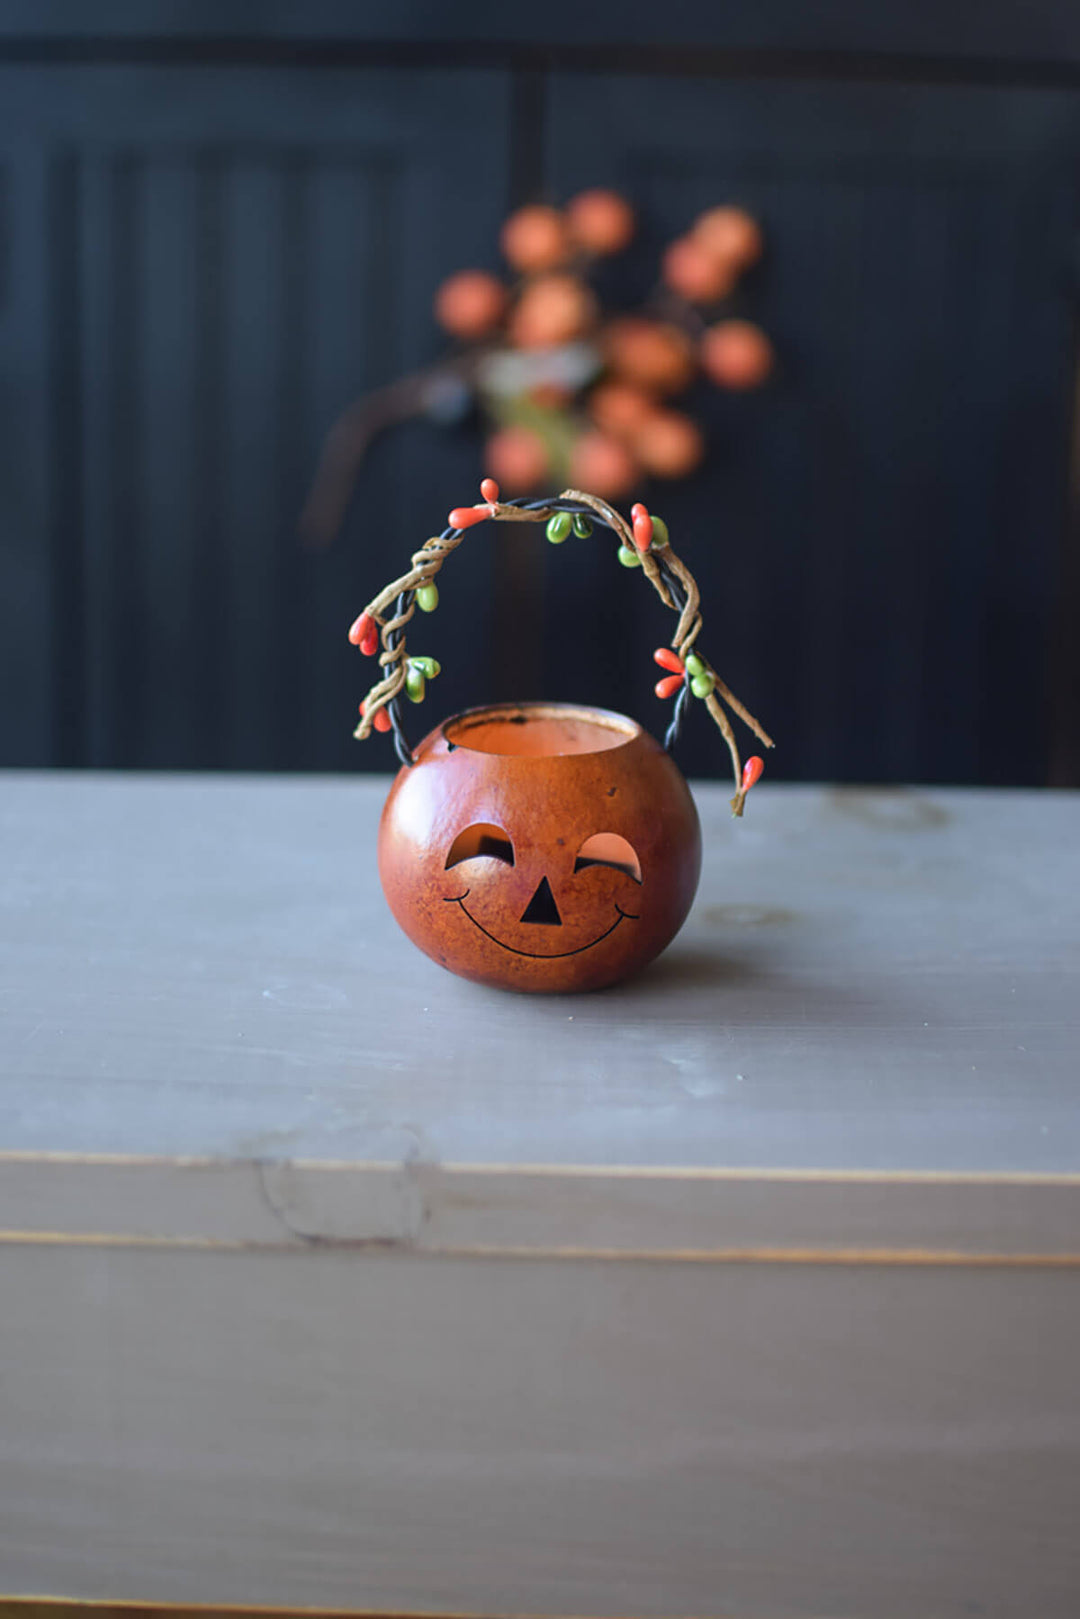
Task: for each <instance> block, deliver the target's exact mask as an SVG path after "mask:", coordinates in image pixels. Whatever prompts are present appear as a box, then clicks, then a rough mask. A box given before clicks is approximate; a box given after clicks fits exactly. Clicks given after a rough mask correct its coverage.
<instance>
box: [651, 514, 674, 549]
mask: <svg viewBox="0 0 1080 1619" xmlns="http://www.w3.org/2000/svg"><path fill="white" fill-rule="evenodd" d="M670 540H671V535H670V534H669V533H668V526H667V524H666V523H665V522H664V519H663V518H662V517H657V515H656V513H655V512H653V514H652V549H653V550H654V551H662V550H663V549H664V546H665V545H667V544H669V542H670Z"/></svg>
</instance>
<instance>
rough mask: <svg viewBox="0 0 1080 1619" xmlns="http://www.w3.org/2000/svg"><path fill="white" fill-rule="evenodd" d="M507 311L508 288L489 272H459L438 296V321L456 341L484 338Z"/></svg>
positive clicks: (436, 304)
mask: <svg viewBox="0 0 1080 1619" xmlns="http://www.w3.org/2000/svg"><path fill="white" fill-rule="evenodd" d="M505 308H506V288H505V287H504V286H503V284H502V282H501V281H499V280H498V279H497V277H495V276H493V275H489V274H488V273H487V271H486V270H459V271H458V272H457V274H456V275H451V276H447V278H446V280H445V281H444V282H443V284H442V286H441V287H440V288H439V290H438V292H437V293H436V294H435V318H436V320H437V321H438V322H439V325H440V326H442V327H444V328H445V330H446V331H448V332H452V333H453V334H454V336H455V337H469V338H474V337H483V336H485V335H486V333H488V332H490V331H491V330H492V329H493V328H494V327H495V326H497V325H498V324H499V322H500V320H501V319H502V316H503V310H504V309H505Z"/></svg>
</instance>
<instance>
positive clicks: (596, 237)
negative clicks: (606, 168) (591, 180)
mask: <svg viewBox="0 0 1080 1619" xmlns="http://www.w3.org/2000/svg"><path fill="white" fill-rule="evenodd" d="M566 223H567V226H568V227H569V231H570V236H571V238H572V240H573V241H574V242H575V243H576V244H577V245H578V247H583V248H585V249H586V250H587V251H588V252H590V253H618V252H620V251H621V250H622V249H623V248H624V247H625V246H626V244H627V242H629V240H630V238H631V236H633V234H634V210H633V209H632V208H631V206H630V204H629V203H628V202H627V201H626V199H625V197H620V196H619V193H618V192H617V191H605V190H603V189H600V188H597V189H595V190H592V191H581V192H579V193H578V195H577V196H576V197H573V198H571V200H570V201H569V202H568V203H567V205H566Z"/></svg>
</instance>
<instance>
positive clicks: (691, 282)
mask: <svg viewBox="0 0 1080 1619" xmlns="http://www.w3.org/2000/svg"><path fill="white" fill-rule="evenodd" d="M663 274H664V280H665V281H666V282H667V284H668V286H669V287H671V288H672V289H673V290H674V291H675V292H677V293H679V294H680V295H681V296H682V297H683V298H685V299H686V300H687V301H688V302H689V303H692V304H711V303H715V302H716V301H717V300H718V299H719V298H726V297H727V295H728V293H729V292H730V291H731V289H732V287H733V286H734V285H735V270H734V269H733V268H732V267H730V266H729V265H727V264H725V263H723V261H722V260H720V259H717V258H714V256H713V255H712V254H711V253H710V252H708V250H707V249H706V248H705V247H703V246H702V244H701V243H700V242H697V241H695V240H694V238H693V237H692V236H680V237H678V239H677V240H676V241H674V242H672V244H671V246H670V247H669V248H668V249H667V251H666V252H665V254H664V259H663Z"/></svg>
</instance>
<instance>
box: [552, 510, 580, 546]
mask: <svg viewBox="0 0 1080 1619" xmlns="http://www.w3.org/2000/svg"><path fill="white" fill-rule="evenodd" d="M573 526H574V520H573V518H572V517H571V515H570V513H569V512H556V513H555V515H554V517H549V518H548V525H547V537H548V539H549V540H550V541H551V543H552V545H561V544H562V542H563V541H564V540H568V539H569V538H570V531H571V529H572V528H573Z"/></svg>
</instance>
